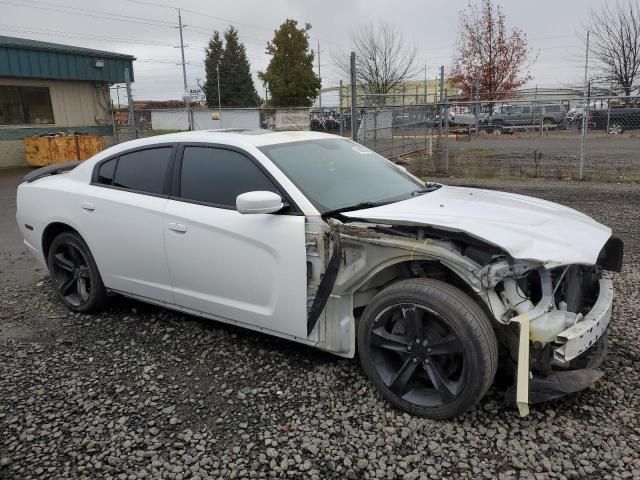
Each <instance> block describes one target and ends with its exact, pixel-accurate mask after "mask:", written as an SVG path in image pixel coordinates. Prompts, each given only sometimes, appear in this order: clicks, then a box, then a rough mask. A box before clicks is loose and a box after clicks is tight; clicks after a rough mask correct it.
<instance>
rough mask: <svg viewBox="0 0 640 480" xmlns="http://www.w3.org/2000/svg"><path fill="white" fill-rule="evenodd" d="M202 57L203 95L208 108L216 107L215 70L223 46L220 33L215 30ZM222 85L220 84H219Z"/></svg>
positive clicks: (216, 85) (216, 79) (216, 77)
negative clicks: (204, 77) (203, 71)
mask: <svg viewBox="0 0 640 480" xmlns="http://www.w3.org/2000/svg"><path fill="white" fill-rule="evenodd" d="M204 51H205V55H204V69H205V75H206V77H207V79H206V83H205V85H204V94H205V96H206V98H207V106H209V107H217V106H218V73H217V71H216V68H217V66H218V63H220V59H221V58H222V53H223V51H224V45H223V43H222V38H220V32H218V31H217V30H216V31H214V32H213V35H212V36H211V39H210V40H209V43H208V44H207V47H206V48H205V50H204ZM220 83H222V82H220Z"/></svg>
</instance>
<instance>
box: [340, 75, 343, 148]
mask: <svg viewBox="0 0 640 480" xmlns="http://www.w3.org/2000/svg"><path fill="white" fill-rule="evenodd" d="M339 96H340V136H341V137H344V115H343V114H342V80H340V95H339Z"/></svg>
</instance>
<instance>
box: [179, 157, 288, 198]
mask: <svg viewBox="0 0 640 480" xmlns="http://www.w3.org/2000/svg"><path fill="white" fill-rule="evenodd" d="M256 190H266V191H269V192H274V193H278V194H279V193H280V192H278V189H277V188H276V187H275V186H274V185H273V183H272V182H271V181H270V180H269V179H268V178H267V176H266V175H265V174H264V173H263V172H262V170H260V169H259V168H258V167H257V166H256V165H255V164H254V163H253V162H252V161H251V160H249V159H248V158H247V157H245V156H244V155H242V154H240V153H238V152H234V151H232V150H225V149H221V148H212V147H185V149H184V154H183V156H182V169H181V171H180V197H181V198H183V199H185V200H194V201H197V202H204V203H209V204H213V205H216V206H221V207H231V208H235V206H236V197H237V196H238V195H240V194H241V193H246V192H253V191H256Z"/></svg>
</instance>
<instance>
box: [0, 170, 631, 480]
mask: <svg viewBox="0 0 640 480" xmlns="http://www.w3.org/2000/svg"><path fill="white" fill-rule="evenodd" d="M23 173H24V172H23V171H14V170H0V199H1V200H2V203H1V204H0V235H1V236H0V245H1V248H2V250H1V255H0V270H1V274H0V478H2V479H21V480H22V479H67V478H74V479H76V478H77V479H96V478H109V479H122V480H133V479H138V478H140V479H144V478H167V479H174V480H181V479H184V480H186V479H192V480H197V479H200V480H204V479H207V480H208V479H227V478H299V479H314V480H325V479H336V480H338V479H340V480H343V479H345V478H347V479H350V480H356V479H374V478H380V479H402V480H426V479H433V480H436V479H478V478H498V479H502V480H509V479H513V480H515V479H534V480H544V479H552V478H553V479H577V480H583V479H592V480H596V479H597V480H602V479H621V478H639V479H640V450H639V449H638V445H640V343H639V342H638V338H640V322H638V310H639V309H640V296H639V291H640V208H638V207H639V206H640V185H639V184H635V183H631V182H625V183H595V182H584V183H582V182H566V181H562V182H560V181H542V180H528V181H508V182H507V181H496V180H491V181H489V180H460V179H446V180H445V179H440V180H441V181H443V182H445V183H455V184H473V185H475V186H478V187H480V188H489V187H491V188H497V189H502V190H507V191H512V192H517V193H521V194H528V195H533V196H536V197H540V198H545V199H548V200H552V201H557V202H560V203H564V204H566V205H569V206H571V207H574V208H577V209H579V210H582V211H584V212H586V213H587V214H589V215H592V216H593V217H594V218H595V219H597V220H598V221H601V222H603V223H606V224H607V225H609V226H611V227H612V228H613V230H614V232H615V233H616V234H617V235H618V236H620V237H621V238H622V239H623V240H624V242H625V249H626V254H625V266H624V270H623V272H622V273H621V274H614V275H613V279H614V283H615V287H616V294H617V299H616V308H615V313H614V316H613V318H612V322H611V325H610V327H609V330H608V332H609V340H610V353H609V356H608V360H607V362H606V363H605V365H604V367H603V372H604V376H603V378H602V379H601V380H600V381H598V382H597V383H596V384H595V385H594V387H593V388H591V389H588V390H586V391H583V392H581V393H578V394H574V395H570V396H568V397H564V398H562V399H559V400H555V401H551V402H547V403H545V404H540V405H533V406H532V408H531V415H530V416H528V417H525V418H521V417H519V416H518V413H517V410H516V408H515V406H514V405H513V404H512V403H509V402H507V401H505V399H504V393H505V392H504V390H502V389H501V388H499V387H497V386H494V387H493V388H492V389H491V390H490V391H489V392H488V394H487V396H486V397H485V398H484V399H483V400H482V401H481V402H480V404H479V405H478V406H477V407H475V408H473V409H472V410H471V411H469V412H468V413H466V414H465V415H463V416H461V417H459V418H456V419H453V420H449V421H431V420H425V419H419V418H414V417H411V416H409V415H407V414H403V413H401V412H398V411H396V410H394V409H393V408H392V407H390V406H389V405H388V404H387V403H386V402H385V401H384V400H383V399H382V398H381V397H380V396H379V395H378V394H377V393H376V392H375V391H374V390H373V389H372V388H371V386H370V384H369V382H368V381H367V379H366V377H365V375H364V373H363V371H362V369H361V368H360V365H359V362H358V360H357V359H354V360H348V359H339V358H336V357H333V356H331V355H329V354H325V353H322V352H319V351H316V350H313V349H310V348H306V347H304V346H300V345H297V344H293V343H290V342H287V341H284V340H280V339H275V338H272V337H268V336H265V335H261V334H258V333H252V332H249V331H246V330H242V329H240V328H234V327H230V326H225V325H221V324H219V323H216V322H208V321H202V320H199V319H197V318H194V317H190V316H187V315H182V314H179V313H175V312H171V311H169V310H165V309H162V308H159V307H154V306H150V305H146V304H143V303H140V302H136V301H132V300H126V299H122V298H116V299H115V301H114V302H113V304H112V306H111V307H110V308H109V309H108V310H107V311H105V312H104V313H101V314H97V315H79V314H72V313H70V312H69V311H67V310H66V309H65V308H64V307H63V306H62V305H61V303H60V302H59V301H58V300H57V299H56V297H55V294H54V292H53V290H52V287H51V285H50V283H49V281H48V279H47V278H46V275H45V274H44V272H42V271H41V270H36V266H35V263H34V261H33V260H32V259H31V258H30V257H29V256H28V255H25V252H24V248H23V246H22V244H21V243H20V238H19V236H18V233H17V230H16V226H15V218H14V215H15V203H14V196H15V187H16V185H17V183H18V182H19V179H20V177H21V175H22V174H23Z"/></svg>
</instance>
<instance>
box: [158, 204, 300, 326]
mask: <svg viewBox="0 0 640 480" xmlns="http://www.w3.org/2000/svg"><path fill="white" fill-rule="evenodd" d="M164 222H165V235H166V250H167V258H168V261H169V270H170V273H171V280H172V283H173V291H174V301H175V303H176V304H178V305H180V306H184V307H187V308H190V309H192V310H196V311H200V312H204V313H207V314H210V315H216V316H219V317H224V318H226V319H230V320H238V321H242V322H244V323H249V324H252V325H254V326H257V327H260V328H264V329H269V330H275V331H278V332H281V333H285V334H287V335H292V336H296V337H302V338H305V337H306V336H307V331H306V323H305V319H306V315H307V312H306V273H307V272H306V261H305V258H306V257H305V255H306V253H305V243H304V239H305V237H304V234H305V230H304V228H305V227H304V224H305V222H304V217H303V216H299V215H270V214H241V213H239V212H237V211H235V210H230V209H225V208H215V207H210V206H206V205H198V204H194V203H186V202H182V201H178V200H169V201H168V202H167V205H166V210H165V220H164ZM170 223H179V224H180V225H181V228H180V229H179V230H182V227H184V230H186V231H184V232H181V231H176V230H172V229H171V228H170V225H169V224H170Z"/></svg>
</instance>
